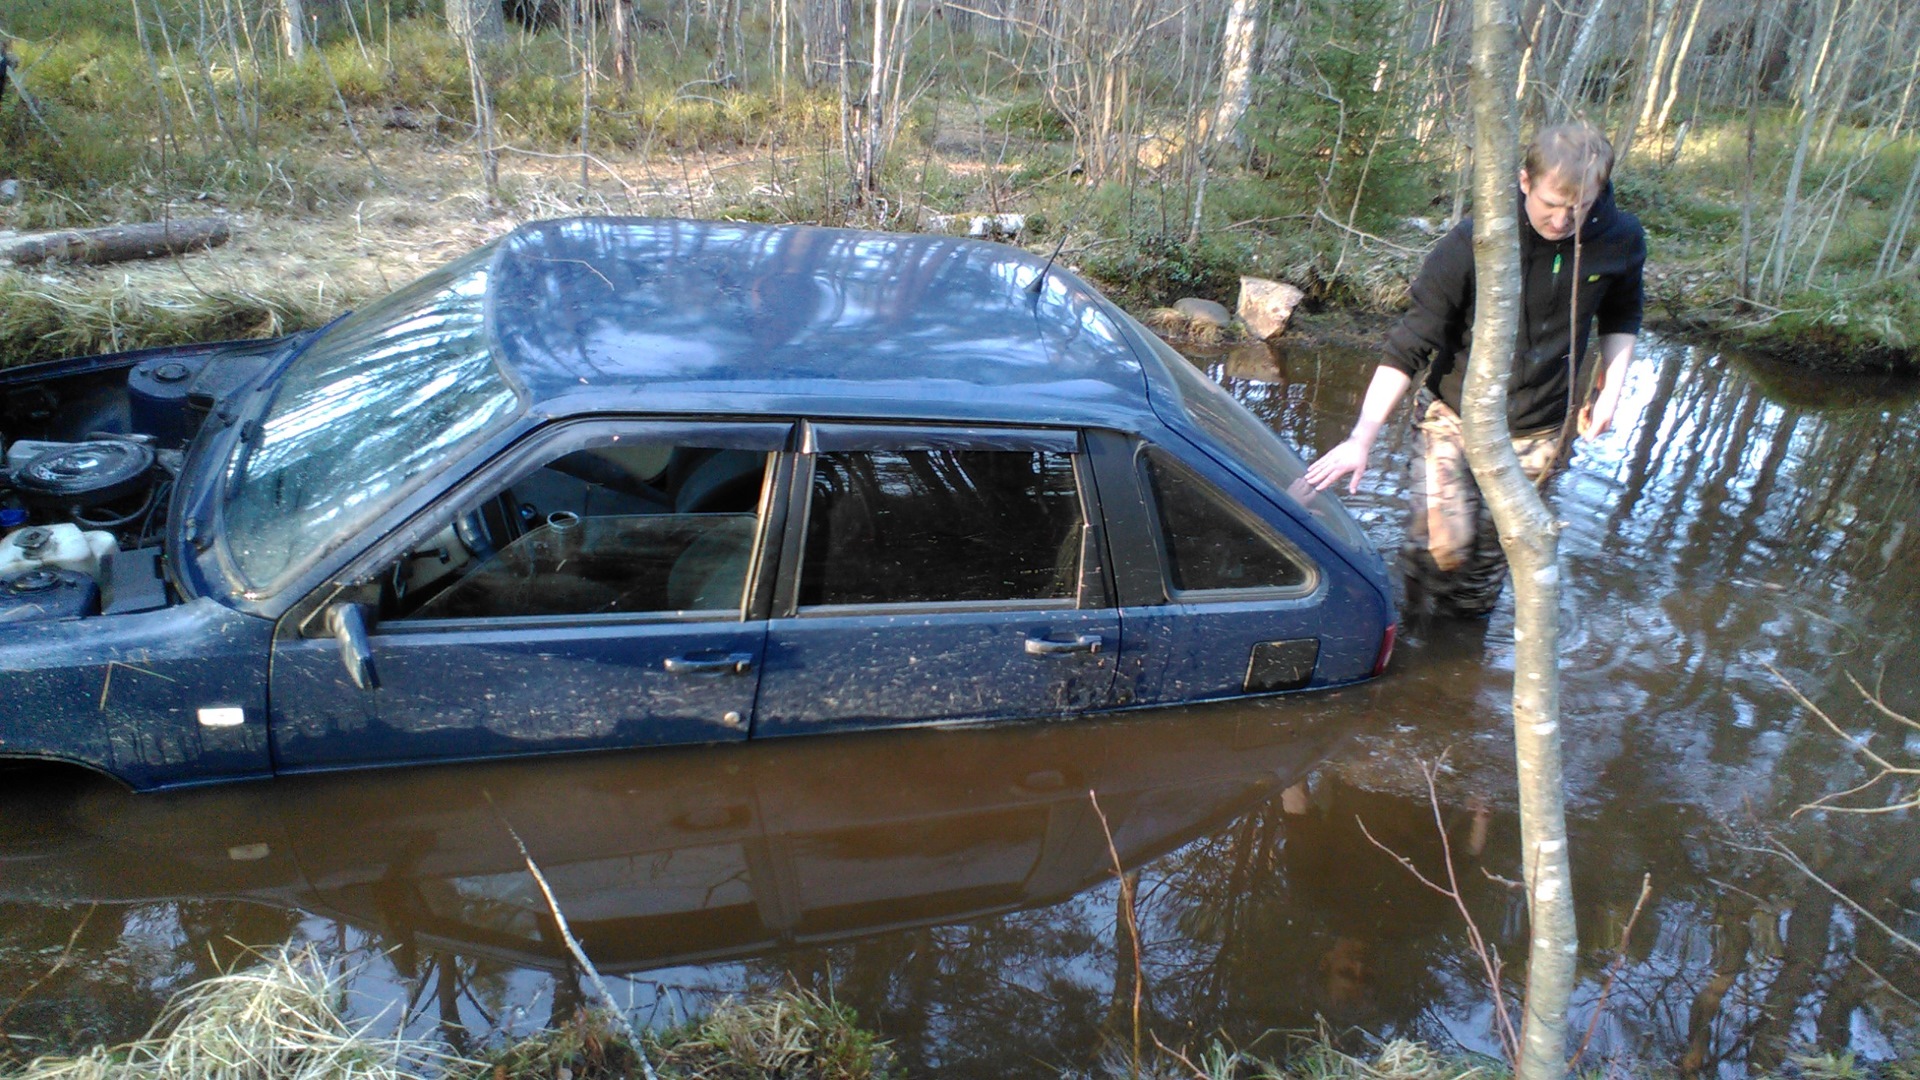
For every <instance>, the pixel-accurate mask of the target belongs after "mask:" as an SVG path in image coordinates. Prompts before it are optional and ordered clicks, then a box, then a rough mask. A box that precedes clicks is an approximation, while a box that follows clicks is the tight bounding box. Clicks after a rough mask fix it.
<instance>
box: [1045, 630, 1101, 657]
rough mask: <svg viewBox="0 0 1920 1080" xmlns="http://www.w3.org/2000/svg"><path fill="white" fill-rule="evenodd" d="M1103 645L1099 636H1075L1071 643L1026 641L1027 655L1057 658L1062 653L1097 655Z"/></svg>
mask: <svg viewBox="0 0 1920 1080" xmlns="http://www.w3.org/2000/svg"><path fill="white" fill-rule="evenodd" d="M1105 645H1106V640H1105V639H1104V638H1102V637H1101V636H1100V635H1099V634H1076V635H1075V636H1074V638H1073V640H1071V641H1055V640H1053V639H1052V638H1043V637H1030V638H1028V639H1027V655H1028V656H1059V655H1061V654H1063V653H1097V652H1099V651H1100V650H1101V648H1102V647H1104V646H1105Z"/></svg>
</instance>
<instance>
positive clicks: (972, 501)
mask: <svg viewBox="0 0 1920 1080" xmlns="http://www.w3.org/2000/svg"><path fill="white" fill-rule="evenodd" d="M801 446H802V450H803V452H802V453H801V455H800V456H799V457H798V458H797V459H796V465H797V468H796V474H795V478H794V481H793V485H792V494H791V503H790V505H789V512H788V518H789V521H790V526H789V528H788V529H787V541H786V546H785V549H784V551H783V553H782V556H781V572H780V584H779V586H778V588H777V589H776V593H775V596H774V601H773V610H772V615H773V618H772V620H771V621H770V623H769V626H768V635H767V653H766V667H765V672H764V674H763V676H762V680H761V688H760V701H759V704H758V706H757V707H756V709H755V712H754V735H755V736H756V737H759V736H763V735H790V734H797V733H801V732H808V731H818V730H826V729H833V728H845V727H872V726H887V725H899V724H909V723H919V722H934V721H947V720H988V719H1000V718H1012V717H1029V716H1051V715H1061V714H1065V713H1072V712H1079V711H1083V710H1087V709H1096V708H1101V707H1103V706H1106V705H1108V704H1110V703H1111V695H1112V688H1113V673H1114V659H1115V657H1116V656H1117V654H1118V651H1119V646H1120V617H1119V612H1118V611H1117V610H1115V608H1114V606H1113V602H1112V599H1111V597H1112V591H1111V586H1110V584H1109V582H1108V579H1107V574H1106V571H1105V555H1104V540H1103V537H1102V533H1101V530H1100V529H1099V527H1098V525H1097V523H1098V522H1099V521H1100V515H1099V512H1098V505H1097V500H1096V499H1095V497H1094V489H1093V484H1092V482H1091V475H1092V474H1091V472H1090V471H1089V468H1088V464H1087V461H1086V455H1085V454H1084V453H1083V452H1082V447H1081V443H1080V438H1079V435H1078V433H1076V432H1072V431H1056V430H1006V429H994V428H962V427H946V428H943V427H899V426H885V425H871V426H869V425H857V424H819V425H809V426H808V427H807V428H806V429H805V431H804V432H803V434H802V440H801Z"/></svg>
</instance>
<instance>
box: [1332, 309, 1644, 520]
mask: <svg viewBox="0 0 1920 1080" xmlns="http://www.w3.org/2000/svg"><path fill="white" fill-rule="evenodd" d="M1629 345H1631V339H1629ZM1411 385H1413V377H1412V376H1410V375H1408V374H1407V373H1406V372H1404V371H1401V370H1400V369H1399V368H1397V367H1389V366H1387V365H1386V364H1382V365H1380V366H1379V367H1377V368H1374V369H1373V381H1372V382H1370V383H1368V384H1367V396H1366V398H1365V400H1363V401H1361V403H1360V419H1358V420H1356V421H1354V423H1353V432H1352V433H1351V434H1349V435H1348V436H1347V437H1346V439H1345V441H1343V442H1341V443H1340V445H1338V446H1336V447H1334V448H1333V449H1331V450H1329V451H1327V452H1326V453H1324V454H1322V455H1320V457H1319V459H1318V460H1316V461H1315V462H1314V463H1313V464H1311V465H1309V466H1307V483H1309V484H1312V485H1313V486H1314V488H1315V489H1316V490H1318V491H1325V490H1327V489H1328V488H1330V487H1332V486H1333V485H1334V484H1336V483H1338V482H1339V481H1340V478H1341V477H1342V476H1348V475H1351V476H1352V477H1353V479H1352V480H1351V481H1349V482H1348V484H1347V492H1348V493H1349V494H1355V493H1358V492H1359V490H1360V477H1361V476H1362V475H1364V474H1365V473H1366V471H1367V455H1368V454H1370V453H1372V451H1373V441H1374V440H1375V439H1376V438H1379V436H1380V429H1381V428H1382V427H1385V426H1386V423H1387V418H1388V417H1390V416H1392V415H1393V408H1394V406H1396V405H1398V404H1400V398H1401V396H1402V395H1404V394H1405V393H1406V392H1407V387H1409V386H1411Z"/></svg>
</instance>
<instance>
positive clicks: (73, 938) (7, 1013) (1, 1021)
mask: <svg viewBox="0 0 1920 1080" xmlns="http://www.w3.org/2000/svg"><path fill="white" fill-rule="evenodd" d="M98 910H100V905H99V904H97V903H95V904H89V905H87V913H86V914H85V915H82V916H80V921H79V922H77V923H75V924H74V926H73V933H71V934H68V935H67V944H66V947H65V948H63V949H61V950H60V956H59V958H58V959H56V960H54V962H53V966H52V967H50V968H48V969H47V970H45V971H43V972H41V973H40V977H39V978H37V979H35V980H33V981H32V982H30V983H28V984H27V988H26V989H24V990H22V991H20V993H19V994H18V995H17V996H15V997H14V999H13V1000H12V1001H11V1002H9V1003H8V1004H7V1007H6V1008H5V1009H0V1042H3V1043H6V1044H7V1049H8V1050H12V1049H13V1037H12V1036H10V1035H8V1034H7V1020H8V1018H9V1017H11V1016H13V1010H15V1009H17V1008H19V1007H20V1003H21V1002H23V1001H25V1000H27V999H28V998H30V997H32V996H33V992H34V991H36V990H38V989H40V988H41V987H42V986H45V985H46V984H47V980H48V979H51V978H53V977H54V976H55V975H58V974H59V973H60V971H61V969H63V968H65V967H66V966H67V961H69V960H71V959H73V947H74V945H75V944H76V943H78V942H79V940H80V932H81V931H82V930H85V929H86V928H87V923H88V922H89V921H91V920H92V919H93V913H94V912H96V911H98Z"/></svg>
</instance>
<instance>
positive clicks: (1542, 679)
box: [1461, 0, 1578, 1080]
mask: <svg viewBox="0 0 1920 1080" xmlns="http://www.w3.org/2000/svg"><path fill="white" fill-rule="evenodd" d="M1515 51H1516V50H1515V49H1514V20H1513V10H1512V6H1511V0H1474V4H1473V63H1472V67H1471V75H1472V81H1471V84H1470V85H1471V95H1472V101H1473V120H1474V123H1473V143H1474V146H1473V156H1474V182H1473V202H1474V207H1473V209H1474V216H1473V261H1474V310H1475V313H1476V314H1475V316H1474V322H1473V345H1472V354H1471V355H1472V357H1473V362H1472V363H1470V364H1468V365H1467V376H1466V379H1467V381H1466V386H1465V387H1464V389H1463V390H1462V393H1461V405H1462V413H1463V415H1462V418H1461V419H1462V421H1463V422H1464V433H1465V441H1466V448H1467V461H1468V464H1469V465H1471V466H1472V468H1473V476H1474V479H1475V480H1476V481H1477V482H1478V483H1479V485H1480V490H1481V492H1482V494H1483V496H1484V497H1485V498H1486V500H1487V506H1488V508H1489V509H1490V510H1492V512H1493V519H1494V522H1495V524H1496V525H1497V526H1498V528H1499V531H1500V546H1501V547H1502V548H1503V549H1504V550H1505V551H1506V553H1507V561H1508V562H1509V563H1510V564H1511V565H1512V567H1513V605H1514V631H1513V638H1514V659H1513V735H1514V750H1515V758H1516V762H1517V766H1518V773H1519V789H1520V851H1521V863H1522V867H1523V869H1524V871H1525V876H1526V884H1527V906H1528V912H1529V915H1530V917H1531V933H1530V935H1529V936H1530V938H1531V941H1532V946H1531V948H1530V949H1529V950H1528V954H1527V955H1528V961H1527V996H1526V1006H1525V1011H1524V1018H1523V1021H1522V1026H1521V1030H1520V1058H1519V1060H1518V1061H1516V1062H1515V1063H1514V1075H1515V1076H1516V1077H1517V1078H1519V1080H1559V1078H1561V1077H1563V1076H1564V1075H1565V1074H1566V1069H1567V1057H1566V1053H1567V1008H1568V1003H1569V1001H1570V999H1571V998H1572V994H1573V977H1574V959H1575V953H1576V950H1577V947H1578V938H1577V937H1576V936H1575V932H1574V917H1573V891H1572V890H1573V876H1572V872H1571V869H1570V863H1569V859H1568V853H1567V821H1566V785H1565V780H1564V778H1563V776H1562V771H1561V756H1560V666H1559V655H1558V654H1559V644H1560V566H1559V543H1560V530H1559V526H1558V525H1557V524H1555V522H1554V519H1553V515H1551V514H1549V513H1548V512H1547V508H1546V505H1545V504H1544V503H1542V502H1541V500H1540V492H1539V491H1538V489H1536V488H1535V487H1534V486H1533V484H1532V483H1531V482H1529V481H1528V480H1527V477H1526V474H1525V472H1523V471H1522V469H1521V467H1520V459H1519V458H1518V457H1517V456H1515V454H1514V451H1513V442H1512V434H1511V432H1510V431H1509V430H1508V428H1507V381H1508V379H1509V377H1510V375H1511V373H1512V371H1513V344H1514V337H1515V333H1516V331H1517V330H1518V328H1519V318H1520V235H1519V221H1518V219H1517V217H1516V215H1515V213H1514V206H1513V181H1514V177H1515V176H1516V175H1517V174H1518V172H1519V161H1518V152H1517V145H1518V132H1517V131H1516V130H1515V129H1516V124H1515V116H1514V95H1513V89H1514V83H1515V77H1514V71H1513V68H1512V66H1511V58H1512V57H1513V55H1514V53H1515Z"/></svg>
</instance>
